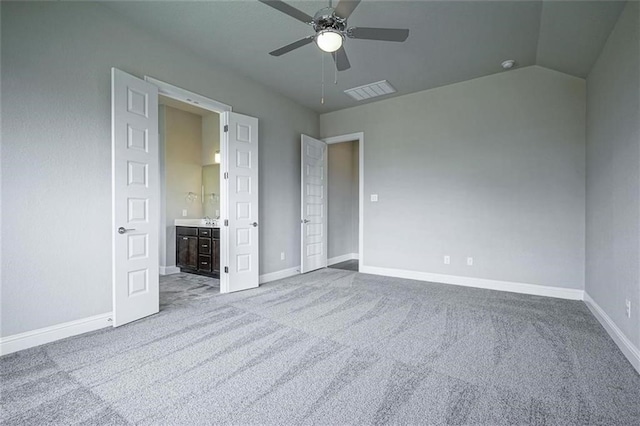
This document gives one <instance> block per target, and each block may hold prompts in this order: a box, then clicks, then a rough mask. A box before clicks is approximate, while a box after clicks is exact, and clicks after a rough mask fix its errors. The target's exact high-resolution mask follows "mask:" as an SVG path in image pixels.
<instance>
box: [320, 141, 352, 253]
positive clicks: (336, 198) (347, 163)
mask: <svg viewBox="0 0 640 426" xmlns="http://www.w3.org/2000/svg"><path fill="white" fill-rule="evenodd" d="M354 146H356V147H357V141H356V142H342V143H336V144H329V151H328V164H329V173H328V175H329V186H328V195H327V196H328V199H329V203H328V204H329V205H328V213H327V214H328V216H329V217H328V228H329V229H328V245H329V248H328V250H327V252H328V257H329V259H331V258H332V257H337V256H342V255H346V254H351V253H357V252H358V169H357V164H358V163H357V160H358V151H357V150H355V151H354ZM354 163H355V165H354ZM354 166H355V167H354Z"/></svg>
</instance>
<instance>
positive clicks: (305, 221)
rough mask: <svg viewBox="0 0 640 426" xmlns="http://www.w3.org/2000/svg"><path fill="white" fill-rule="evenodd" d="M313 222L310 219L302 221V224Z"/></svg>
mask: <svg viewBox="0 0 640 426" xmlns="http://www.w3.org/2000/svg"><path fill="white" fill-rule="evenodd" d="M309 222H311V221H310V220H309V219H302V223H309Z"/></svg>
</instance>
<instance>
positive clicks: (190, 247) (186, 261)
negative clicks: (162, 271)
mask: <svg viewBox="0 0 640 426" xmlns="http://www.w3.org/2000/svg"><path fill="white" fill-rule="evenodd" d="M176 264H177V266H178V267H180V268H186V269H198V237H192V236H185V235H178V236H177V238H176Z"/></svg>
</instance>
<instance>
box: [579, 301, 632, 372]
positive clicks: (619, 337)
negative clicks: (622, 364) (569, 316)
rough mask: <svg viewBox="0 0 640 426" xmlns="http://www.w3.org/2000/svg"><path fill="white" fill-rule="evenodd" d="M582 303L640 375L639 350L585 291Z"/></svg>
mask: <svg viewBox="0 0 640 426" xmlns="http://www.w3.org/2000/svg"><path fill="white" fill-rule="evenodd" d="M584 303H585V304H586V305H587V308H589V310H590V311H591V313H592V314H593V316H595V317H596V318H597V320H598V321H600V324H602V326H603V327H604V329H605V330H606V331H607V333H609V336H611V338H612V339H613V341H614V342H616V345H618V347H619V348H620V350H621V351H622V353H623V354H624V356H626V357H627V359H628V360H629V362H630V363H631V365H633V368H635V369H636V371H637V372H638V373H640V349H638V348H637V347H636V346H635V345H634V344H633V343H631V341H630V340H629V339H628V338H627V336H625V335H624V333H622V330H620V329H619V328H618V326H617V325H616V323H615V322H613V320H612V319H611V317H609V315H607V313H606V312H605V311H604V309H602V308H601V307H600V305H598V304H597V303H596V302H595V300H593V299H592V298H591V296H589V293H587V292H586V291H585V292H584Z"/></svg>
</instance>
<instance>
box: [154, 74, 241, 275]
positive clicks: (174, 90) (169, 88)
mask: <svg viewBox="0 0 640 426" xmlns="http://www.w3.org/2000/svg"><path fill="white" fill-rule="evenodd" d="M144 81H146V82H148V83H151V84H153V85H154V86H156V87H157V88H158V95H162V96H166V97H167V98H171V99H174V100H176V101H180V102H184V103H186V104H189V105H193V106H196V107H198V108H202V109H205V110H208V111H212V112H216V113H218V115H219V116H220V125H219V128H220V136H219V137H220V154H221V155H220V199H221V200H222V199H223V197H225V196H226V195H227V188H226V187H225V185H222V182H223V181H222V174H223V173H224V171H226V167H227V164H226V161H227V159H226V157H225V156H224V155H222V152H223V147H222V145H223V143H224V138H225V133H224V126H225V124H227V123H226V122H225V121H224V120H225V117H224V112H227V111H229V112H231V111H232V110H233V108H232V107H231V105H227V104H224V103H222V102H218V101H216V100H213V99H210V98H207V97H206V96H202V95H199V94H197V93H194V92H190V91H189V90H186V89H183V88H181V87H177V86H174V85H172V84H169V83H166V82H164V81H161V80H158V79H155V78H153V77H149V76H148V75H145V76H144ZM161 167H164V164H161ZM161 185H163V183H162V182H161ZM160 202H161V205H162V206H166V192H162V191H161V194H160ZM163 210H164V209H163ZM227 213H228V212H224V211H223V209H222V203H221V204H220V217H221V218H222V217H223V216H224V217H227V216H228V215H227ZM161 219H164V215H163V214H162V213H161ZM161 222H162V223H161V226H160V229H159V230H158V231H159V232H160V238H159V241H163V242H164V244H165V247H166V234H167V230H166V227H165V223H164V222H165V221H164V220H161ZM220 235H221V237H222V236H223V232H222V230H221V232H220ZM225 238H227V237H226V236H225ZM227 256H228V253H227V246H226V245H224V244H220V264H221V265H222V264H223V259H226V258H227ZM162 269H163V268H162V267H161V268H160V270H159V271H158V273H160V272H163V271H162ZM160 275H165V274H160ZM221 278H222V277H221Z"/></svg>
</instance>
